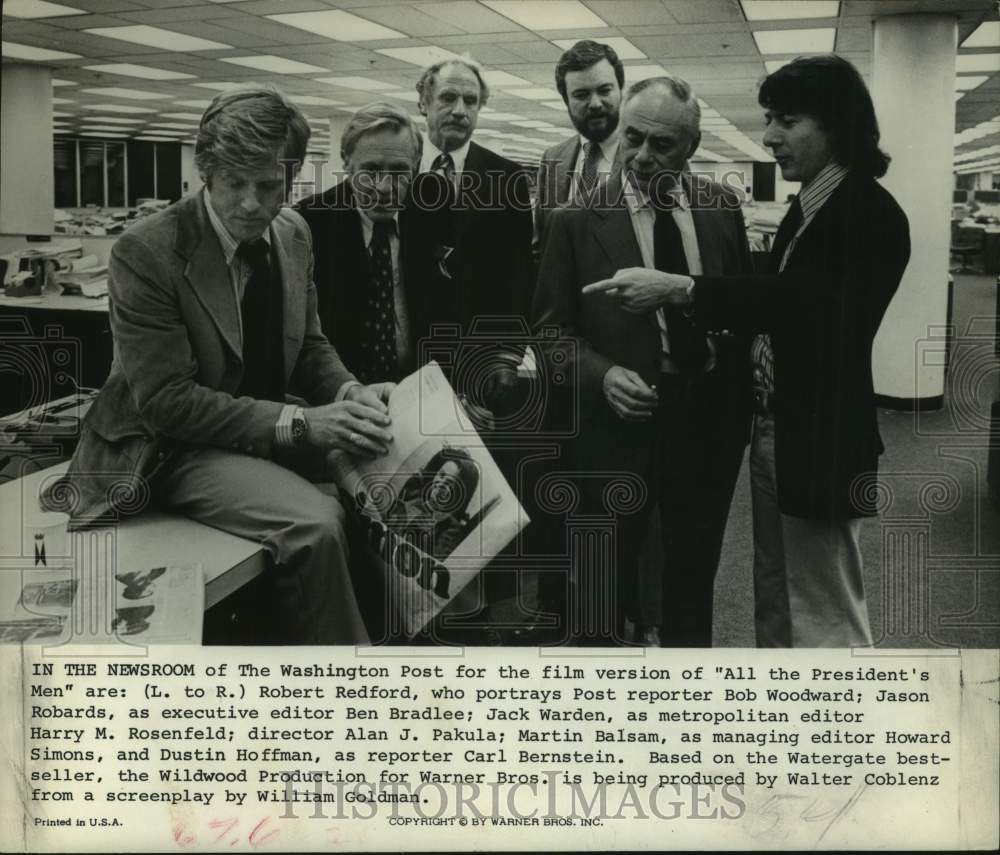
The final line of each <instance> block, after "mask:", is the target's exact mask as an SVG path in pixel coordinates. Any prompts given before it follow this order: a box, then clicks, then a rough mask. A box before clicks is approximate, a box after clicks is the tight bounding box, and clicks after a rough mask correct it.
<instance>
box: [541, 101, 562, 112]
mask: <svg viewBox="0 0 1000 855" xmlns="http://www.w3.org/2000/svg"><path fill="white" fill-rule="evenodd" d="M541 104H542V106H543V107H548V108H549V109H550V110H558V111H559V112H560V113H561V112H562V111H563V110H565V109H566V105H565V104H563V102H562V101H542V102H541Z"/></svg>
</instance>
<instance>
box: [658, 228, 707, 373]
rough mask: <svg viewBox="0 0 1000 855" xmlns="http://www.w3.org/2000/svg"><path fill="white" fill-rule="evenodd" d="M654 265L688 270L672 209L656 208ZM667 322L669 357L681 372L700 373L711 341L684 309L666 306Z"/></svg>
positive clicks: (665, 270)
mask: <svg viewBox="0 0 1000 855" xmlns="http://www.w3.org/2000/svg"><path fill="white" fill-rule="evenodd" d="M653 254H654V265H655V267H656V269H657V270H662V271H663V272H664V273H680V274H686V273H687V272H688V263H687V256H685V255H684V241H683V239H682V238H681V231H680V229H679V228H677V223H676V222H674V216H673V214H672V213H671V212H670V211H669V210H660V209H657V211H656V223H655V225H654V226H653ZM663 316H664V319H665V320H666V323H667V339H668V343H669V345H670V359H671V360H672V361H673V363H674V364H675V365H676V366H677V367H678V368H679V369H680V370H681V372H682V373H698V372H700V371H701V370H702V369H704V367H705V363H706V362H707V361H708V342H707V341H706V340H705V334H704V333H703V332H702V331H701V330H699V329H698V327H697V326H696V325H695V323H694V322H693V321H692V320H691V318H688V317H686V316H685V315H684V312H683V310H682V309H679V308H664V309H663Z"/></svg>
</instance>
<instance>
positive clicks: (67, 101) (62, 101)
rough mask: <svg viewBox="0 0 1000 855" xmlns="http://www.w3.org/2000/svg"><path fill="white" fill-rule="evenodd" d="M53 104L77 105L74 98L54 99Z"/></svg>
mask: <svg viewBox="0 0 1000 855" xmlns="http://www.w3.org/2000/svg"><path fill="white" fill-rule="evenodd" d="M52 103H53V104H75V103H76V101H74V100H73V99H72V98H53V99H52Z"/></svg>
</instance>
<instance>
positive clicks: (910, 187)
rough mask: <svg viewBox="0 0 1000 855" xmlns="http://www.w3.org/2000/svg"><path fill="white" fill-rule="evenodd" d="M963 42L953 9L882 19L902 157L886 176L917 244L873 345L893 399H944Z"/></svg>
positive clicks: (884, 68)
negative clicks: (957, 103)
mask: <svg viewBox="0 0 1000 855" xmlns="http://www.w3.org/2000/svg"><path fill="white" fill-rule="evenodd" d="M956 42H957V22H956V19H955V17H954V16H951V15H888V16H885V17H881V18H877V19H876V21H875V45H874V57H873V63H872V97H873V99H874V101H875V112H876V114H877V115H878V120H879V127H880V130H881V132H882V147H883V149H884V150H885V151H887V152H888V153H889V154H890V155H891V156H892V163H891V164H890V166H889V172H888V173H887V175H886V177H885V178H884V179H883V180H882V183H883V185H884V186H885V187H886V189H887V190H889V192H890V193H892V195H893V196H894V197H895V198H896V201H897V202H899V204H900V205H901V206H902V208H903V210H904V211H905V212H906V216H907V217H908V218H909V221H910V243H911V246H912V250H911V254H910V264H909V266H908V267H907V270H906V273H905V274H904V276H903V280H902V282H901V283H900V286H899V290H898V291H897V292H896V296H895V298H894V299H893V301H892V303H891V305H890V306H889V310H888V311H887V312H886V315H885V319H884V320H883V321H882V326H881V328H880V329H879V334H878V336H877V337H876V339H875V346H874V351H873V353H872V371H873V375H874V380H875V392H876V394H877V395H878V396H879V398H880V402H881V403H882V404H885V405H887V406H894V407H899V408H906V409H908V408H910V407H919V408H921V409H934V408H937V407H940V406H941V405H942V403H943V395H944V359H943V349H944V336H943V334H942V331H943V326H944V324H945V321H946V316H947V302H948V290H947V280H948V264H949V249H950V240H951V238H950V227H951V221H950V217H951V195H952V184H953V179H952V157H953V152H954V134H955V52H956ZM857 214H858V216H859V217H861V218H864V216H865V213H864V212H863V211H858V212H857ZM929 338H936V339H937V341H935V342H929V341H928V339H929Z"/></svg>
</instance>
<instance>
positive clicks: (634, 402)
mask: <svg viewBox="0 0 1000 855" xmlns="http://www.w3.org/2000/svg"><path fill="white" fill-rule="evenodd" d="M604 397H605V398H606V399H607V401H608V405H609V406H610V407H611V409H612V410H614V411H615V413H616V415H617V416H618V418H620V419H623V420H625V421H628V422H641V421H646V420H648V419H651V418H652V417H653V410H655V409H656V405H657V403H658V402H659V398H658V397H657V394H656V390H655V389H653V388H652V387H650V386H648V385H646V381H645V380H643V379H642V378H641V377H640V376H639V375H638V374H636V373H635V372H634V371H630V370H629V369H628V368H623V367H622V366H621V365H614V366H612V367H611V368H609V369H608V372H607V374H605V375H604Z"/></svg>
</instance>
